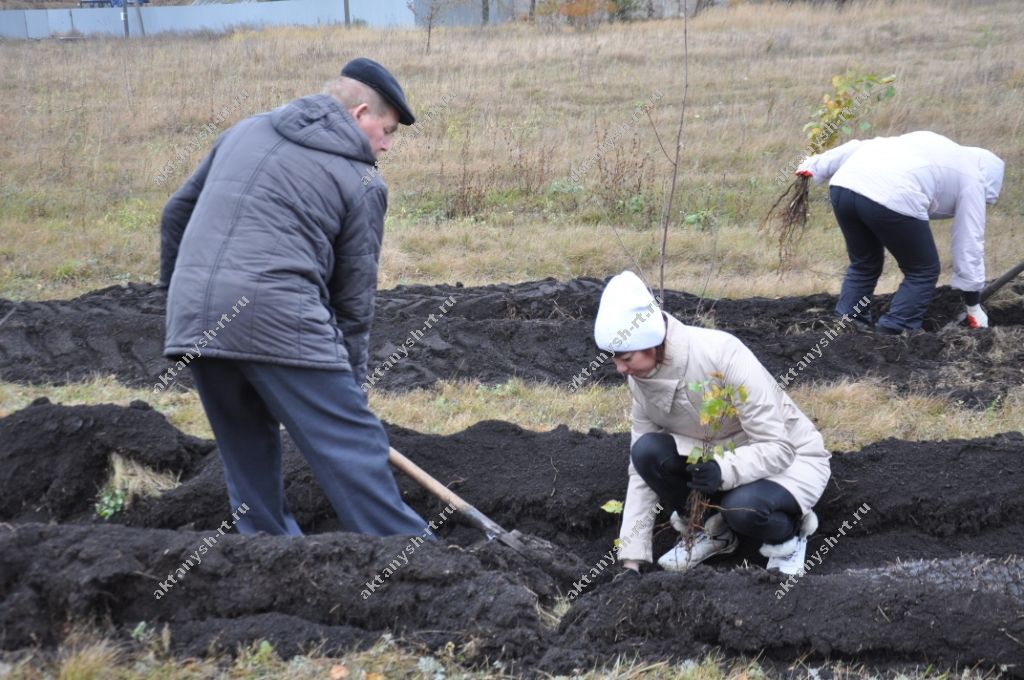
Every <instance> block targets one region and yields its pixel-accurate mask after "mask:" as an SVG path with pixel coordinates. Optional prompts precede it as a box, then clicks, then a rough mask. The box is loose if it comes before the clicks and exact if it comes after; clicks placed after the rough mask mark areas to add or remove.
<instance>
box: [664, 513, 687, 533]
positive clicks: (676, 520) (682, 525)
mask: <svg viewBox="0 0 1024 680" xmlns="http://www.w3.org/2000/svg"><path fill="white" fill-rule="evenodd" d="M669 521H671V522H672V528H673V529H675V530H676V531H678V532H679V533H683V532H684V531H686V525H688V524H689V522H686V521H684V520H683V518H682V517H680V516H679V513H678V512H676V511H674V510H673V511H672V518H671V520H669Z"/></svg>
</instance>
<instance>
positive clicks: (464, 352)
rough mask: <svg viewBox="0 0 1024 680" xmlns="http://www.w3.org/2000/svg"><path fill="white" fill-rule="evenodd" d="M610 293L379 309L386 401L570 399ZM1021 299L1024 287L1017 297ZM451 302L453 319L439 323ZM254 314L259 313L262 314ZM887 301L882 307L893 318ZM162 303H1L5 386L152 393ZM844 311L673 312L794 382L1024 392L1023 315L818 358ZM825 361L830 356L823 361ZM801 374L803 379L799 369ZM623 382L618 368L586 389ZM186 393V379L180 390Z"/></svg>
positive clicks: (545, 288)
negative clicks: (492, 388)
mask: <svg viewBox="0 0 1024 680" xmlns="http://www.w3.org/2000/svg"><path fill="white" fill-rule="evenodd" d="M602 286H603V282H602V281H600V280H597V279H591V278H580V279H574V280H571V281H567V282H558V281H554V280H544V281H535V282H531V283H524V284H518V285H503V284H501V285H491V286H483V287H478V288H464V287H460V286H410V287H399V288H396V289H393V290H389V291H384V292H382V293H381V294H380V295H379V297H378V301H377V315H376V320H375V323H374V331H373V338H372V341H373V344H372V354H371V360H370V365H369V368H370V371H373V370H374V369H376V368H377V367H379V366H382V364H383V362H384V361H385V360H387V358H388V356H389V355H391V356H396V357H401V359H400V360H399V361H398V362H397V363H396V364H394V365H393V367H391V368H389V369H388V370H387V371H386V372H385V373H384V377H383V378H382V379H381V380H380V381H379V382H378V383H377V385H376V387H375V388H377V389H387V390H396V389H399V390H400V389H409V388H415V387H425V386H429V385H431V384H433V383H434V382H436V381H438V380H442V379H449V380H453V379H478V380H482V381H485V382H503V381H505V380H508V379H509V378H512V377H520V378H523V379H525V380H530V381H538V382H547V383H553V384H557V385H564V386H568V385H569V384H570V383H571V382H572V380H573V377H574V376H576V375H577V374H579V373H580V371H581V370H582V369H583V368H584V367H586V366H587V365H588V364H589V363H590V362H591V361H592V360H593V359H594V358H595V357H596V356H597V354H598V350H597V349H596V348H595V347H594V345H593V339H592V330H593V319H594V314H595V312H596V307H597V302H598V299H599V297H600V293H601V289H602ZM1015 290H1016V291H1017V292H1024V284H1017V288H1016V289H1015ZM449 296H453V297H454V299H455V304H454V306H451V308H450V309H448V311H447V312H446V313H445V314H443V315H442V314H440V310H439V308H440V306H441V305H442V303H444V301H445V300H447V299H448V297H449ZM257 302H258V301H257ZM887 302H888V297H887V296H880V297H879V298H878V300H877V302H876V307H878V308H883V307H884V305H885V304H887ZM164 304H165V297H164V294H163V292H162V291H160V290H158V289H156V288H154V287H153V286H150V285H144V284H134V285H130V286H126V287H119V286H115V287H112V288H106V289H103V290H99V291H94V292H91V293H88V294H86V295H83V296H81V297H79V298H76V299H74V300H68V301H49V302H24V303H20V304H17V305H16V306H15V303H12V302H10V301H5V300H0V318H3V317H4V316H7V314H8V312H10V311H12V310H13V313H12V314H11V315H10V317H9V318H8V319H7V321H6V322H5V323H4V324H2V325H0V379H3V380H8V381H17V382H28V383H53V384H62V383H64V382H68V381H75V380H81V379H84V378H87V377H89V376H91V375H94V374H100V375H114V376H116V377H117V378H118V379H119V380H121V381H123V382H124V383H126V384H129V385H133V386H139V387H150V386H152V385H153V384H155V383H156V382H157V381H158V376H160V375H161V374H162V373H163V372H164V371H165V370H166V369H167V367H168V366H170V364H169V363H168V362H167V360H165V359H163V358H162V357H161V350H162V345H163V319H164ZM834 304H835V298H834V297H833V296H829V295H824V294H822V295H812V296H808V297H800V298H782V299H762V298H753V299H748V300H724V299H723V300H718V301H709V300H704V301H703V302H701V301H700V300H698V298H696V297H694V296H692V295H689V294H686V293H677V292H670V293H668V294H667V304H666V307H667V309H668V310H669V311H671V312H672V313H674V314H676V315H677V316H679V317H680V318H681V319H683V320H684V321H687V322H689V323H706V324H711V325H713V326H714V327H716V328H720V329H722V330H726V331H729V332H731V333H734V334H735V335H737V336H738V337H740V338H741V339H742V340H743V341H744V342H746V343H747V344H748V345H749V346H750V347H751V349H752V350H753V351H754V353H755V354H756V355H757V356H758V357H759V358H760V359H761V361H762V362H763V363H764V364H765V366H767V367H768V369H769V370H770V371H771V372H772V373H773V374H774V375H776V376H780V375H782V374H784V373H788V372H789V371H790V369H795V370H797V373H796V376H795V379H794V382H795V383H800V382H808V381H815V380H836V379H840V378H854V379H859V378H866V377H879V378H884V379H885V381H886V382H887V383H888V384H891V385H894V386H896V387H897V388H899V389H903V390H907V389H913V390H921V391H925V392H930V393H935V394H942V395H947V396H949V397H950V398H951V399H954V400H959V401H963V402H964V403H966V404H968V405H971V406H978V407H984V406H987V405H988V404H990V403H992V401H993V400H994V399H996V398H997V397H999V396H1000V395H1002V394H1004V393H1005V392H1006V391H1007V390H1008V389H1010V388H1012V387H1013V386H1016V385H1019V384H1021V383H1022V382H1024V329H1022V328H1021V325H1022V324H1024V308H1022V307H1021V306H1020V305H1017V306H1010V307H1006V308H1003V309H1000V310H992V313H991V317H992V323H993V325H994V327H993V328H992V329H989V330H984V331H967V330H965V329H961V328H953V329H944V327H945V326H946V324H947V323H949V322H950V321H952V320H953V317H954V316H955V314H956V313H957V312H958V311H959V309H960V308H961V305H960V302H959V294H958V293H957V292H955V291H953V290H951V289H949V288H941V289H939V290H938V291H937V293H936V297H935V300H934V302H933V304H932V307H931V310H932V311H931V314H930V316H929V317H928V318H927V320H926V323H925V328H926V329H927V330H928V332H925V333H921V334H919V335H915V336H913V337H910V338H892V337H884V336H874V335H864V334H859V333H854V334H844V335H842V336H840V337H839V338H835V339H832V340H828V341H827V346H825V344H824V343H822V344H819V343H820V342H821V339H822V338H823V337H824V334H825V332H826V330H828V329H832V328H834V327H835V325H836V322H835V321H834V320H831V319H830V317H829V315H830V311H831V309H832V308H833V306H834ZM431 314H434V316H435V319H437V321H436V322H432V325H433V328H431V329H428V331H427V333H426V334H425V335H424V336H423V337H422V338H421V339H419V340H418V341H417V342H416V344H415V345H414V346H413V347H412V349H411V351H410V352H409V356H408V357H405V356H404V354H401V353H400V354H398V355H394V354H393V353H394V352H395V351H396V350H397V347H398V346H400V345H401V344H402V343H403V342H404V341H405V340H406V339H407V338H408V337H410V333H411V332H412V331H414V330H416V331H418V330H420V329H421V328H423V327H424V325H425V324H426V322H427V320H428V318H429V317H430V315H431ZM815 347H817V348H818V349H819V350H821V351H820V355H819V354H818V353H817V352H816V351H815ZM802 359H803V360H804V362H803V366H801V360H802ZM609 380H617V378H616V377H615V376H614V371H613V370H612V367H611V365H610V364H608V363H606V364H605V365H604V366H603V367H601V368H600V369H598V370H597V371H596V374H595V375H594V376H593V377H592V378H590V379H589V380H588V382H596V383H600V382H604V381H609ZM177 381H178V383H179V384H180V385H181V386H182V387H190V386H191V385H190V378H189V376H188V374H187V372H186V373H185V374H183V375H181V376H180V377H179V378H178V379H177Z"/></svg>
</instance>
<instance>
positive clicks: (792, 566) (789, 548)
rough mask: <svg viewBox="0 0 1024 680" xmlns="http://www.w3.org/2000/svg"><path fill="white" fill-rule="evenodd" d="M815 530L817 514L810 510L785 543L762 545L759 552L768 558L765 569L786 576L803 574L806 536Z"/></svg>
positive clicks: (805, 557) (816, 527)
mask: <svg viewBox="0 0 1024 680" xmlns="http://www.w3.org/2000/svg"><path fill="white" fill-rule="evenodd" d="M817 530H818V516H817V515H815V514H814V511H813V510H812V511H811V512H809V513H807V514H806V515H804V518H803V520H802V521H801V522H800V531H799V532H798V533H797V535H796V536H794V537H793V538H791V539H789V540H788V541H786V542H785V543H778V544H775V545H772V544H769V543H765V544H764V545H762V546H761V554H762V555H764V556H765V557H767V558H768V566H767V567H766V569H767V570H768V571H771V572H778V573H781V574H785V575H786V576H803V575H804V572H805V571H806V569H805V566H804V565H805V563H806V561H807V537H808V536H810V535H811V534H813V533H814V532H815V531H817Z"/></svg>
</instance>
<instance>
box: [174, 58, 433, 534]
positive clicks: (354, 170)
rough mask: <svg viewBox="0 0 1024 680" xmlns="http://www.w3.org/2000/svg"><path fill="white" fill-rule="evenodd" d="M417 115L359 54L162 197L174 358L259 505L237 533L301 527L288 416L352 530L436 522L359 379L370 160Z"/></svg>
mask: <svg viewBox="0 0 1024 680" xmlns="http://www.w3.org/2000/svg"><path fill="white" fill-rule="evenodd" d="M414 122H415V118H414V116H413V114H412V112H411V111H410V109H409V106H408V104H407V103H406V100H405V94H404V93H403V92H402V89H401V87H400V86H399V84H398V82H397V81H396V80H395V78H394V77H393V76H392V75H391V73H389V72H388V71H387V70H386V69H385V68H384V67H383V66H381V65H380V64H378V63H376V62H374V61H371V60H369V59H362V58H361V59H355V60H353V61H351V62H349V63H348V64H346V65H345V67H344V68H343V69H342V71H341V77H339V78H338V79H336V80H334V81H332V82H330V83H328V85H327V87H326V88H325V91H324V93H323V94H317V95H312V96H308V97H302V98H300V99H296V100H295V101H292V102H290V103H288V104H286V105H284V106H282V107H280V108H277V109H275V110H273V111H270V112H267V113H261V114H258V115H255V116H252V117H251V118H247V119H245V120H242V121H240V122H239V123H237V124H236V125H234V126H233V127H232V128H230V129H229V130H227V131H226V132H225V133H224V134H223V135H222V136H221V137H220V138H219V139H218V140H217V141H216V143H215V144H214V146H213V148H212V150H211V151H210V153H209V155H208V156H207V157H206V158H205V159H203V161H202V163H201V164H200V165H199V168H198V169H197V170H196V171H195V173H194V174H193V175H192V177H190V178H189V179H188V181H186V182H185V184H184V185H183V186H182V187H181V188H180V189H179V190H178V191H177V192H176V193H175V194H174V195H173V196H172V197H171V199H170V200H169V201H168V203H167V206H166V207H165V208H164V213H163V219H162V222H161V227H160V230H161V244H160V245H161V248H160V282H161V284H162V285H164V286H167V287H168V294H167V330H166V338H165V349H164V354H165V356H167V357H171V358H173V359H176V360H178V366H179V368H180V367H182V366H183V365H188V366H189V367H190V368H191V369H192V373H193V377H194V379H195V384H196V389H197V390H198V392H199V397H200V399H201V400H202V403H203V408H204V409H205V411H206V415H207V417H208V418H209V420H210V425H211V427H212V428H213V432H214V435H215V436H216V439H217V446H218V448H219V450H220V455H221V459H222V461H223V463H224V470H225V477H226V480H227V486H228V495H229V497H230V500H231V505H232V507H239V506H240V505H241V504H242V503H246V504H247V505H248V506H249V508H250V510H249V511H248V512H247V513H246V514H245V515H244V516H243V517H242V518H241V520H240V521H239V522H238V524H237V526H238V528H239V531H240V532H241V533H243V534H251V533H255V532H258V531H265V532H267V533H271V534H291V535H300V534H301V533H302V532H301V530H300V529H299V527H298V525H297V524H296V522H295V518H294V517H293V516H292V514H291V512H290V511H289V509H288V503H287V501H286V499H285V496H284V480H283V477H282V472H281V437H280V426H281V424H282V423H283V424H284V426H285V427H286V428H287V429H288V432H289V434H290V435H291V437H292V439H293V440H294V441H295V443H296V445H297V446H298V447H299V449H300V450H301V452H302V454H303V456H305V458H306V460H307V461H308V462H309V464H310V467H311V468H312V470H313V473H314V474H315V475H316V478H317V480H318V482H319V483H320V485H321V486H322V487H323V489H324V491H325V492H326V494H327V496H328V498H329V500H330V502H331V504H332V505H333V507H334V509H335V511H336V512H337V514H338V518H339V519H340V521H341V526H342V528H343V529H344V530H346V531H353V532H358V533H366V534H376V535H381V536H386V535H395V534H404V535H411V534H420V533H422V532H423V530H424V527H425V526H426V522H425V521H424V520H423V519H421V518H420V517H419V516H418V515H417V514H416V512H415V511H413V510H412V509H411V508H410V507H409V506H408V505H406V504H405V502H403V501H402V499H401V496H400V494H399V491H398V486H397V484H396V483H395V478H394V475H393V473H392V472H391V468H390V467H389V466H388V446H389V445H388V440H387V435H386V434H385V432H384V428H383V427H382V426H381V423H380V421H379V420H378V419H377V418H376V416H374V414H373V413H372V412H370V410H369V407H368V405H367V401H366V395H365V394H364V393H363V391H362V390H361V389H360V388H359V385H360V384H361V383H362V382H363V379H364V376H365V375H366V363H367V357H368V354H369V350H368V347H369V334H370V325H371V322H372V320H373V305H374V298H375V296H376V289H377V262H378V258H379V256H380V247H381V238H382V235H383V227H384V213H385V212H386V210H387V187H386V186H385V184H384V182H383V180H382V179H381V178H380V176H379V175H378V174H377V173H375V172H373V171H372V170H373V167H374V162H375V160H376V159H377V157H378V156H379V155H380V154H381V153H383V152H385V151H387V150H388V148H389V147H390V146H391V138H392V135H393V134H394V133H395V131H396V130H397V128H398V125H399V123H401V124H403V125H411V124H412V123H414ZM155 387H156V388H158V389H160V388H161V385H160V384H159V383H158V384H157V386H155Z"/></svg>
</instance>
